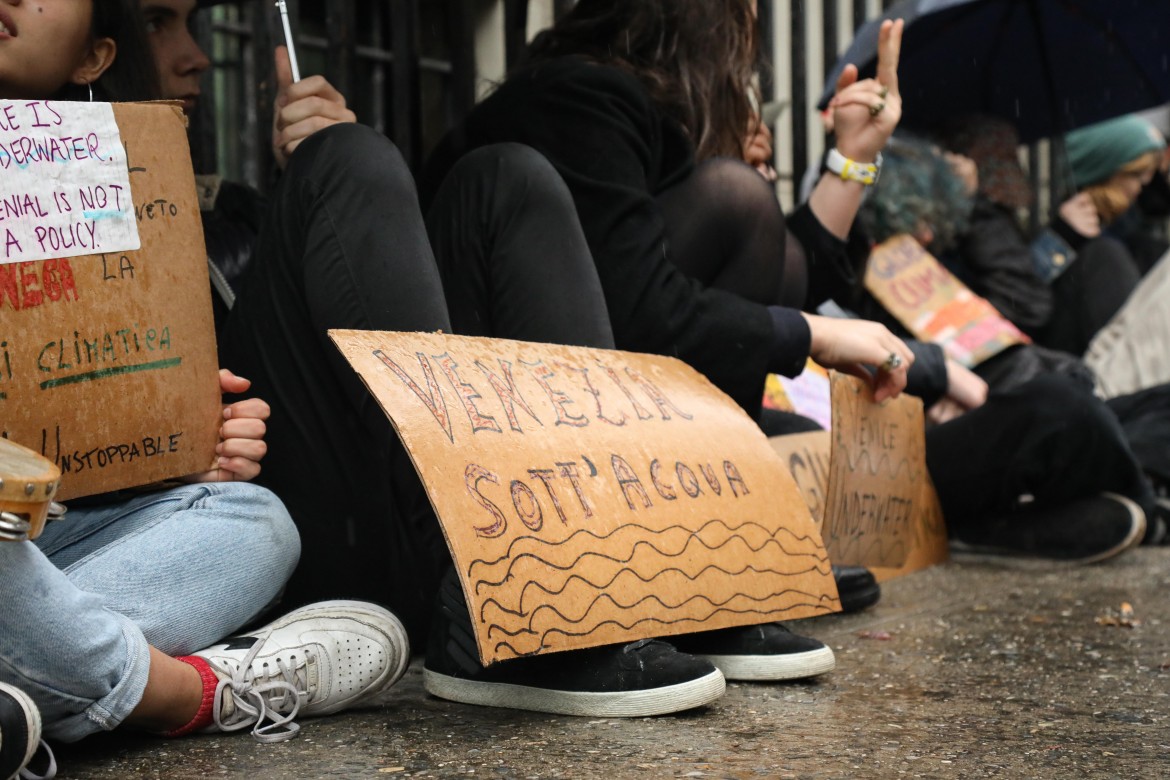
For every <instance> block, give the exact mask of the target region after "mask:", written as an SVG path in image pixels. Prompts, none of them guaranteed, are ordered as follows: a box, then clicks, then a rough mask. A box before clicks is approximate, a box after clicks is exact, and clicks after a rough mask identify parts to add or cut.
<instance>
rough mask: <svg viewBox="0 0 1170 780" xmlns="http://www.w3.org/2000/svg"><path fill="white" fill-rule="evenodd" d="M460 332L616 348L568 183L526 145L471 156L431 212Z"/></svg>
mask: <svg viewBox="0 0 1170 780" xmlns="http://www.w3.org/2000/svg"><path fill="white" fill-rule="evenodd" d="M427 230H428V231H429V233H430V237H431V243H432V245H433V246H434V249H435V258H436V261H437V262H438V264H439V270H440V273H441V274H442V279H443V287H444V291H445V293H446V297H447V304H448V308H449V310H450V313H451V323H452V325H453V326H454V328H455V331H454V332H455V333H458V334H460V335H464V336H494V337H496V338H509V339H516V340H518V341H537V342H542V343H548V344H568V345H573V346H587V347H600V348H604V349H612V348H613V345H614V344H613V331H612V330H611V329H610V324H609V315H608V313H607V311H606V306H605V297H604V295H603V294H602V291H601V282H600V281H599V280H598V278H597V270H596V267H595V266H594V264H593V258H592V256H591V255H590V253H589V246H588V244H587V243H586V241H585V236H584V235H583V233H582V232H581V226H580V222H579V221H578V219H577V211H576V208H575V207H574V206H573V200H572V197H571V196H570V194H569V191H568V188H567V187H565V183H564V182H563V181H562V180H561V178H560V176H559V175H558V174H557V172H556V170H555V169H554V168H553V167H552V166H551V165H550V164H549V163H548V161H547V160H545V159H544V157H542V156H541V155H540V154H538V153H537V152H535V151H533V150H532V149H530V148H528V147H526V146H522V145H520V144H496V145H493V146H485V147H482V148H480V149H477V150H475V151H473V152H470V153H469V154H467V155H465V156H464V157H463V158H461V159H460V160H459V162H457V163H456V164H455V166H454V167H452V169H451V172H450V173H449V174H448V175H447V177H446V178H445V179H444V180H443V183H442V184H441V185H440V187H439V189H438V191H437V193H436V195H435V198H434V201H433V202H432V204H431V207H430V210H429V212H428V213H427Z"/></svg>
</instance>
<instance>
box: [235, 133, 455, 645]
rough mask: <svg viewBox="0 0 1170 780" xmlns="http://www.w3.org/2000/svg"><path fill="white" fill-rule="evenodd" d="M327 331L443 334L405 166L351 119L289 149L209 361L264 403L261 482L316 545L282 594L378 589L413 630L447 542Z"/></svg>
mask: <svg viewBox="0 0 1170 780" xmlns="http://www.w3.org/2000/svg"><path fill="white" fill-rule="evenodd" d="M329 328H355V329H361V330H395V331H413V330H419V331H435V330H444V331H446V332H450V331H451V325H450V321H449V319H448V317H447V309H446V303H445V301H444V299H443V291H442V286H441V284H440V282H439V275H438V271H437V269H436V268H435V265H434V260H433V257H432V255H431V249H430V245H429V243H428V241H427V237H426V230H425V228H424V226H423V220H422V215H421V214H420V212H419V208H418V205H417V198H416V196H415V191H414V183H413V180H412V178H411V175H410V171H409V170H408V169H407V167H406V164H405V162H404V161H403V160H402V157H401V155H400V154H399V153H398V151H397V149H395V148H394V146H393V144H392V143H390V141H389V140H387V139H386V138H385V137H384V136H382V135H380V134H378V133H376V132H375V131H373V130H371V129H370V128H367V127H363V126H360V125H352V124H346V125H337V126H335V127H331V128H328V129H327V130H324V131H321V132H319V133H316V134H314V135H313V136H312V137H310V138H309V139H307V140H306V141H305V142H304V143H303V144H301V146H300V147H299V148H298V149H297V151H296V154H294V155H293V156H292V159H291V161H290V163H289V167H288V170H287V171H286V172H285V175H284V178H283V180H282V182H281V185H280V188H279V190H278V192H277V193H276V195H275V196H274V198H273V204H272V210H271V213H270V215H269V219H268V222H267V223H266V225H265V228H264V230H263V231H262V233H261V237H260V241H259V245H258V247H257V250H256V256H255V259H254V261H253V267H252V268H251V269H250V273H249V276H248V278H247V279H246V280H245V283H244V286H243V289H242V290H241V293H240V296H239V299H238V301H237V303H236V306H235V308H234V309H233V311H232V314H231V317H230V318H229V321H228V324H227V328H226V333H225V336H224V338H223V340H222V344H221V358H222V360H223V361H224V364H225V365H232V366H234V367H237V370H238V371H239V372H240V373H242V374H244V375H246V376H248V377H249V378H250V379H252V380H253V392H255V393H256V394H257V395H259V396H261V397H263V398H265V400H267V401H268V402H269V403H270V404H271V406H272V416H271V419H270V420H269V434H268V441H269V445H270V446H269V455H268V458H267V459H266V461H265V464H264V471H263V472H262V473H261V477H260V481H261V482H262V483H264V484H265V485H267V486H269V487H271V488H272V489H273V490H274V491H275V492H276V493H277V494H278V495H280V497H281V499H282V500H283V501H284V502H285V504H286V505H287V506H288V507H289V511H290V513H291V514H292V516H293V519H294V520H295V521H296V524H297V527H298V528H299V530H300V532H301V537H302V541H303V542H304V547H305V549H306V550H311V551H312V553H311V554H309V555H305V556H303V558H302V560H301V564H300V566H299V568H298V569H297V571H296V573H295V574H294V576H293V578H292V580H291V581H290V583H289V588H288V592H287V599H288V601H289V602H290V603H292V604H301V603H307V602H310V601H314V600H317V599H319V598H322V597H338V596H342V597H353V598H364V599H370V600H374V601H378V602H379V603H383V604H386V605H388V606H390V607H391V608H392V609H393V610H394V611H395V613H396V614H398V615H399V616H400V617H401V618H402V619H403V621H404V622H405V623H406V624H407V625H408V626H409V627H410V628H411V629H412V633H414V634H415V636H416V637H417V636H418V633H417V632H418V631H420V630H421V629H422V627H423V626H424V625H425V622H426V616H427V615H428V614H429V612H430V609H431V606H432V604H431V598H432V595H433V593H434V592H435V589H436V588H437V586H438V577H439V575H440V574H441V572H442V567H443V565H444V562H445V560H446V556H447V552H446V545H445V543H444V541H443V537H442V533H441V531H440V529H439V526H438V523H436V522H435V519H434V515H433V513H432V511H431V508H430V505H429V503H428V501H427V498H426V495H425V493H424V492H423V490H422V487H421V485H420V484H419V482H418V478H417V476H416V475H415V473H414V469H413V466H412V465H411V463H410V460H409V458H408V456H407V455H406V452H405V450H404V449H403V448H402V446H401V444H400V443H399V442H398V439H397V437H396V436H394V433H393V430H392V428H391V426H390V422H389V420H387V419H386V415H385V413H384V412H383V411H382V410H381V408H380V407H379V406H378V404H377V402H376V401H375V400H374V398H373V397H372V396H371V395H370V394H369V393H368V392H367V390H366V388H365V386H364V385H363V384H362V383H361V381H360V380H359V379H358V377H357V375H356V373H355V372H354V371H353V369H352V368H350V366H349V365H348V364H347V363H346V362H345V360H344V359H343V358H342V356H341V353H340V352H338V350H337V349H336V348H335V347H334V346H333V344H332V342H330V341H329V338H328V336H327V335H326V331H327V330H328V329H329Z"/></svg>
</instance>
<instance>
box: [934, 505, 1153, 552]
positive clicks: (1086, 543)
mask: <svg viewBox="0 0 1170 780" xmlns="http://www.w3.org/2000/svg"><path fill="white" fill-rule="evenodd" d="M1145 531H1146V515H1145V513H1144V512H1143V511H1142V510H1141V507H1139V506H1138V505H1137V504H1135V503H1134V502H1133V501H1131V500H1129V499H1128V498H1125V497H1124V496H1119V495H1115V494H1113V493H1102V494H1101V495H1099V496H1092V497H1090V498H1082V499H1080V500H1078V501H1073V502H1071V503H1068V504H1065V505H1063V506H1059V507H1055V508H1045V509H1025V510H1022V511H1018V512H1013V513H1011V514H1008V515H1004V516H1001V517H997V518H993V519H989V520H987V521H985V522H983V523H980V524H977V525H973V526H972V527H971V528H966V529H960V530H957V531H956V538H955V539H953V540H952V546H953V547H955V549H956V550H957V551H961V552H966V551H970V552H985V553H993V554H997V555H1024V556H1030V557H1036V558H1052V559H1055V560H1060V561H1068V562H1070V563H1095V562H1097V561H1103V560H1105V559H1107V558H1112V557H1114V556H1115V555H1120V554H1121V553H1123V552H1125V551H1126V550H1128V549H1129V548H1131V547H1133V546H1134V545H1136V544H1138V543H1139V542H1140V541H1141V539H1142V535H1143V534H1144V533H1145Z"/></svg>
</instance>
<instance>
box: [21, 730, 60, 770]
mask: <svg viewBox="0 0 1170 780" xmlns="http://www.w3.org/2000/svg"><path fill="white" fill-rule="evenodd" d="M37 750H38V751H40V750H43V751H44V752H45V754H46V755H47V756H48V757H49V766H48V768H47V769H46V770H45V773H44V774H43V775H38V774H36V773H35V772H33V771H32V770H30V769H28V768H24V769H21V770H20V771H19V772H17V773H16V775H17V777H19V778H20V780H53V778H54V777H56V776H57V757H56V756H54V755H53V749H52V748H50V747H49V743H48V742H45V741H44V740H43V739H42V740H41V744H40V747H39V748H37ZM33 758H34V759H35V758H36V755H35V754H34V755H33Z"/></svg>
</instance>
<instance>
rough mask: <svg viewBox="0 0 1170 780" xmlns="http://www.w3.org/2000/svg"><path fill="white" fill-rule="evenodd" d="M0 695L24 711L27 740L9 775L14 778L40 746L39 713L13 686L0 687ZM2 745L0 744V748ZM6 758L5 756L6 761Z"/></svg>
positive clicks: (35, 706) (29, 700)
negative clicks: (14, 702) (22, 753)
mask: <svg viewBox="0 0 1170 780" xmlns="http://www.w3.org/2000/svg"><path fill="white" fill-rule="evenodd" d="M0 695H4V696H10V697H11V698H12V699H13V700H15V701H16V703H17V704H18V705H19V706H20V709H21V710H23V711H24V721H25V722H24V727H25V733H26V735H27V739H26V744H25V746H24V755H23V756H20V757H19V759H18V763H17V764H16V766H15V769H14V770H13V773H12V775H11V776H12V777H16V776H18V775H19V774H20V770H21V769H24V768H25V767H26V766H28V765H29V762H31V761H32V759H33V756H34V755H36V752H37V748H38V747H39V746H40V744H41V711H40V710H39V709H37V705H36V704H35V703H34V702H33V700H32V699H31V698H30V697H29V695H28V694H27V693H25V692H24V691H22V690H21V689H19V688H17V687H15V686H12V685H0ZM2 739H3V734H0V740H2ZM2 745H3V743H2V742H0V746H2ZM8 758H9V757H7V756H5V759H6V760H7V759H8ZM6 776H7V775H6Z"/></svg>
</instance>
